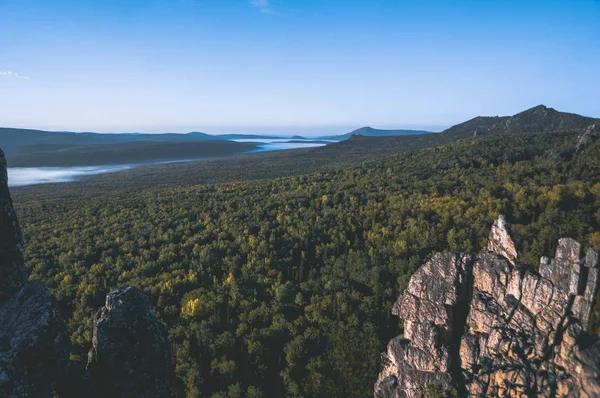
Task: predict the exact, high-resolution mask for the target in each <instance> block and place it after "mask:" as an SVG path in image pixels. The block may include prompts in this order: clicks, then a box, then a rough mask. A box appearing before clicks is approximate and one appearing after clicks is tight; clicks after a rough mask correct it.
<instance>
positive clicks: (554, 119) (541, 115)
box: [441, 105, 599, 138]
mask: <svg viewBox="0 0 600 398" xmlns="http://www.w3.org/2000/svg"><path fill="white" fill-rule="evenodd" d="M598 121H599V119H594V118H590V117H585V116H581V115H577V114H574V113H565V112H559V111H557V110H556V109H553V108H548V107H546V106H544V105H538V106H536V107H533V108H531V109H528V110H526V111H523V112H521V113H517V114H516V115H514V116H494V117H490V116H478V117H475V118H473V119H471V120H468V121H466V122H464V123H460V124H457V125H456V126H452V127H450V128H449V129H447V130H444V131H443V132H442V133H441V134H442V135H445V136H451V137H456V138H466V137H472V136H474V135H487V134H514V133H532V132H549V131H566V130H573V131H576V130H583V129H585V128H587V127H588V126H590V125H591V124H594V123H598Z"/></svg>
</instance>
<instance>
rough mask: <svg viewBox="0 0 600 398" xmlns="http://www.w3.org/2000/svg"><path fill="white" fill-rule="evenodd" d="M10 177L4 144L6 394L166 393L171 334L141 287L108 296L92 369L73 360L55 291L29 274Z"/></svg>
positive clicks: (1, 350)
mask: <svg viewBox="0 0 600 398" xmlns="http://www.w3.org/2000/svg"><path fill="white" fill-rule="evenodd" d="M7 183H8V178H7V169H6V160H5V157H4V153H3V152H2V151H1V150H0V397H52V396H53V394H55V393H58V394H59V396H60V397H62V398H64V397H74V398H75V397H77V398H80V397H133V396H140V397H141V396H143V397H150V398H153V397H156V398H158V397H168V396H169V381H170V379H171V360H170V352H169V346H168V341H167V334H166V331H165V329H164V328H163V326H162V324H161V323H160V321H159V319H158V318H157V317H156V314H155V313H154V311H153V309H152V307H151V305H150V301H149V300H148V298H147V297H146V296H145V295H144V294H143V293H142V292H140V291H139V290H137V289H135V288H130V287H125V288H122V289H119V290H117V291H116V292H113V293H110V294H109V295H108V296H107V300H106V306H105V307H104V308H102V309H101V310H100V311H99V312H98V314H97V316H96V318H95V319H94V341H93V347H92V350H91V351H90V355H89V364H88V369H87V370H85V369H80V370H78V369H77V365H75V364H73V363H70V361H69V353H70V349H71V341H70V340H69V335H68V332H67V327H66V325H65V322H64V320H63V319H62V318H61V316H60V312H59V310H58V305H57V303H56V301H55V299H54V298H53V297H52V295H51V294H50V292H49V291H48V289H46V288H45V287H44V286H43V285H42V284H41V283H39V282H36V281H33V282H30V281H28V272H27V268H26V267H25V264H24V261H23V254H22V251H21V250H22V246H23V237H22V234H21V229H20V227H19V222H18V220H17V216H16V213H15V210H14V208H13V204H12V200H11V197H10V193H9V190H8V184H7Z"/></svg>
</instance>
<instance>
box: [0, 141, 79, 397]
mask: <svg viewBox="0 0 600 398" xmlns="http://www.w3.org/2000/svg"><path fill="white" fill-rule="evenodd" d="M22 245H23V238H22V235H21V229H20V228H19V222H18V220H17V216H16V213H15V210H14V209H13V206H12V200H11V197H10V193H9V190H8V184H7V170H6V160H5V158H4V153H3V152H2V151H1V150H0V396H2V397H51V396H52V394H53V391H54V390H55V389H56V387H57V383H58V382H59V380H60V379H61V378H63V377H64V375H65V373H66V368H67V365H68V360H69V351H70V348H71V342H70V340H69V336H68V333H67V328H66V326H65V323H64V322H63V320H62V319H61V317H60V314H59V311H58V306H57V304H56V302H55V300H54V298H53V297H52V296H51V295H50V293H49V292H48V289H46V288H45V287H44V286H43V285H42V284H41V283H39V282H28V281H27V270H26V268H25V266H24V264H23V254H22V252H21V248H22Z"/></svg>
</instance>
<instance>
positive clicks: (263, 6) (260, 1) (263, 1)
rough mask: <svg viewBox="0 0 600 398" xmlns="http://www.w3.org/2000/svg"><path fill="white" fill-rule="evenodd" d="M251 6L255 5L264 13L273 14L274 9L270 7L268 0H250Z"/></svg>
mask: <svg viewBox="0 0 600 398" xmlns="http://www.w3.org/2000/svg"><path fill="white" fill-rule="evenodd" d="M250 4H252V6H253V7H256V8H258V9H259V10H260V12H262V13H264V14H274V13H275V11H273V9H272V8H271V5H270V4H269V0H252V1H250Z"/></svg>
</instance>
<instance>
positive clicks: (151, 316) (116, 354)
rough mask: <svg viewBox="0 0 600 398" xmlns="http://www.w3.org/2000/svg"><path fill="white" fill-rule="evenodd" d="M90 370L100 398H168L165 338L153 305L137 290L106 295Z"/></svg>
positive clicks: (96, 322)
mask: <svg viewBox="0 0 600 398" xmlns="http://www.w3.org/2000/svg"><path fill="white" fill-rule="evenodd" d="M92 345H93V346H92V349H91V350H90V353H89V360H88V369H89V372H90V376H91V378H92V382H93V384H94V386H93V391H94V392H95V396H97V397H123V398H125V397H147V398H153V397H168V396H169V380H170V376H171V358H170V351H169V343H168V340H167V333H166V331H165V329H164V327H163V326H162V324H161V323H160V320H159V319H158V318H157V316H156V314H155V312H154V310H153V309H152V306H151V303H150V300H149V299H148V297H147V296H146V295H145V294H144V293H142V292H141V291H140V290H138V289H136V288H134V287H124V288H121V289H118V290H116V291H114V292H112V293H110V294H108V295H107V296H106V305H105V306H104V307H103V308H102V309H101V310H100V311H99V312H98V313H97V314H96V317H95V319H94V336H93V340H92Z"/></svg>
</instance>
